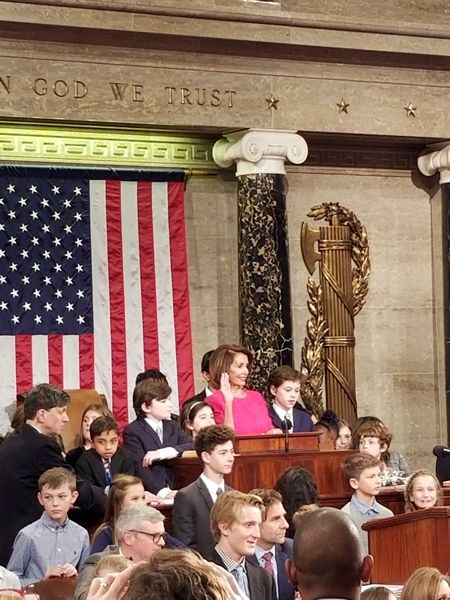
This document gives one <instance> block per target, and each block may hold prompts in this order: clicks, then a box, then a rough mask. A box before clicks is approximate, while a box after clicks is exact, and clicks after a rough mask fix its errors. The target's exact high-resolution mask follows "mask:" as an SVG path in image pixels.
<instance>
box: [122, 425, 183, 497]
mask: <svg viewBox="0 0 450 600" xmlns="http://www.w3.org/2000/svg"><path fill="white" fill-rule="evenodd" d="M162 425H163V442H162V443H161V442H160V440H159V437H158V434H157V433H156V431H154V429H153V428H152V427H150V425H149V424H148V423H147V421H146V420H145V419H144V418H143V417H138V418H137V419H136V420H135V421H133V422H132V423H130V424H129V425H127V426H126V427H125V429H124V431H123V445H124V447H125V448H127V449H128V450H130V452H131V454H132V455H133V458H134V462H135V465H136V473H137V475H138V476H139V477H140V478H141V479H142V481H143V483H144V487H145V489H146V490H149V491H150V492H152V493H153V494H157V493H158V492H159V490H161V489H162V488H164V487H173V473H172V468H171V466H170V465H169V461H167V460H158V461H157V462H155V463H153V464H152V465H151V467H143V466H142V460H143V458H144V455H145V453H146V452H148V451H149V450H159V449H160V448H167V447H168V446H170V447H172V448H175V449H176V450H177V452H178V453H179V454H181V453H182V452H184V451H185V450H192V449H193V447H194V444H193V442H192V438H190V437H189V436H188V435H187V434H186V433H184V432H183V431H181V429H180V426H179V424H178V423H177V422H176V421H170V420H164V421H162Z"/></svg>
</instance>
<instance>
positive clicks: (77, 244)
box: [75, 238, 83, 248]
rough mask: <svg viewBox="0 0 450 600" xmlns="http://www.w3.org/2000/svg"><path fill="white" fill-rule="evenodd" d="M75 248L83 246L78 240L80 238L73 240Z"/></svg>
mask: <svg viewBox="0 0 450 600" xmlns="http://www.w3.org/2000/svg"><path fill="white" fill-rule="evenodd" d="M75 246H76V247H77V248H81V247H82V246H83V241H82V240H80V238H77V239H76V240H75Z"/></svg>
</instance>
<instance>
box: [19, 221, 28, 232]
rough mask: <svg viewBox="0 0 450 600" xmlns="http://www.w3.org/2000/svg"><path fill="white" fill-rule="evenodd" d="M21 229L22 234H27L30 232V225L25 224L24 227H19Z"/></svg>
mask: <svg viewBox="0 0 450 600" xmlns="http://www.w3.org/2000/svg"><path fill="white" fill-rule="evenodd" d="M19 229H20V231H21V232H22V233H26V232H27V231H28V225H25V223H22V225H21V226H20V227H19Z"/></svg>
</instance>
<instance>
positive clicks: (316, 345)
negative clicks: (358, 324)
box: [301, 202, 370, 423]
mask: <svg viewBox="0 0 450 600" xmlns="http://www.w3.org/2000/svg"><path fill="white" fill-rule="evenodd" d="M308 217H311V218H313V219H314V220H315V221H319V220H321V219H324V220H325V221H328V223H329V225H328V226H327V227H320V228H319V229H312V228H311V227H309V226H308V224H307V223H302V230H301V249H302V254H303V259H304V261H305V264H306V266H307V268H308V271H309V272H310V274H311V275H312V274H313V273H314V271H315V268H316V267H315V265H316V262H319V265H320V266H319V271H320V283H319V284H318V283H316V282H315V281H314V279H312V277H309V279H308V283H307V291H308V296H309V300H308V303H307V304H308V309H309V311H310V313H311V315H312V316H311V318H310V319H309V320H308V322H307V326H306V329H307V337H306V338H305V342H304V346H303V349H302V364H301V372H302V375H303V381H302V384H301V396H302V400H303V402H304V404H305V406H306V407H307V408H308V409H309V410H311V411H312V412H313V413H314V414H315V415H316V416H318V417H319V416H320V415H321V414H322V412H323V410H324V406H323V399H322V384H323V380H324V379H325V389H326V399H327V408H330V409H332V410H334V411H335V412H336V413H337V414H338V415H339V416H340V417H342V418H344V419H345V420H347V421H348V422H349V423H352V422H353V421H354V420H355V419H356V416H357V404H356V394H355V359H354V346H355V338H354V335H353V333H354V317H355V315H357V314H358V313H359V312H360V310H361V309H362V307H363V306H364V304H365V302H366V297H367V292H368V290H369V275H370V259H369V243H368V239H367V231H366V228H365V227H364V226H363V225H362V224H361V222H360V221H359V220H358V218H357V217H356V215H355V214H354V213H353V212H351V211H350V210H348V209H347V208H345V207H344V206H340V205H339V204H338V203H333V202H330V203H323V204H320V205H318V206H314V207H313V208H312V209H311V210H310V212H309V213H308Z"/></svg>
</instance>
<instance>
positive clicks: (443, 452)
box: [433, 446, 450, 458]
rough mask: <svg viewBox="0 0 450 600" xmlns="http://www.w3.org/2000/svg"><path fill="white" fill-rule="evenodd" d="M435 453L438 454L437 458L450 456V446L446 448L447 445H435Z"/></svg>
mask: <svg viewBox="0 0 450 600" xmlns="http://www.w3.org/2000/svg"><path fill="white" fill-rule="evenodd" d="M433 454H434V455H435V456H437V458H447V457H448V456H450V448H446V447H445V446H435V447H434V448H433Z"/></svg>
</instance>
